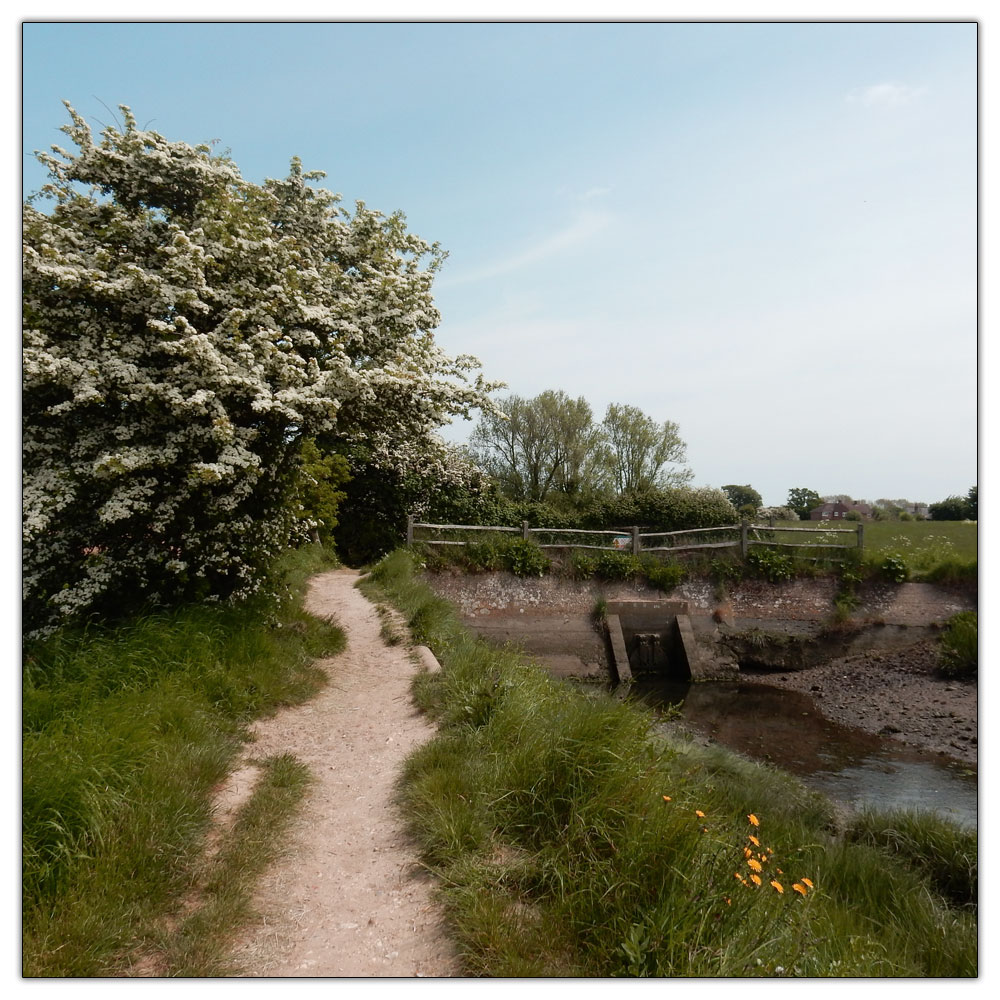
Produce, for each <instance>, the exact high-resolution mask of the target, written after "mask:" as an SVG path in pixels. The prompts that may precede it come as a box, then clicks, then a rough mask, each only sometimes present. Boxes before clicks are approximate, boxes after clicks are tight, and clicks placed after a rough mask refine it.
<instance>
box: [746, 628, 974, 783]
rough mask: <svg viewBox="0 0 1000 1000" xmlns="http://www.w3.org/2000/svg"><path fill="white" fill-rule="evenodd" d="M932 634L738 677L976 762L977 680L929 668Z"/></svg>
mask: <svg viewBox="0 0 1000 1000" xmlns="http://www.w3.org/2000/svg"><path fill="white" fill-rule="evenodd" d="M937 649H938V640H937V639H936V638H926V639H921V640H920V641H918V642H916V643H914V644H913V645H910V646H904V647H902V648H897V649H888V650H875V649H871V650H865V651H863V652H860V653H853V654H850V655H848V656H843V657H838V658H836V659H832V660H829V661H828V662H826V663H823V664H820V665H818V666H813V667H807V668H806V669H804V670H797V671H789V672H781V673H775V672H763V671H748V670H744V671H742V672H741V674H740V680H741V681H743V682H751V683H753V682H756V683H762V684H770V685H773V686H776V687H784V688H788V689H789V690H793V691H801V692H802V693H804V694H807V695H809V696H810V697H811V698H812V699H813V701H814V703H815V705H816V707H817V708H818V709H819V710H820V711H821V712H822V714H823V715H824V716H825V717H826V718H828V719H831V720H832V721H834V722H838V723H840V724H841V725H848V726H856V727H857V728H859V729H864V730H865V731H867V732H869V733H873V734H875V735H878V736H882V737H885V738H887V739H891V740H893V741H894V742H899V743H905V744H907V745H909V746H914V747H917V748H918V749H921V750H926V751H928V752H930V753H935V754H941V755H945V756H948V757H951V758H954V759H955V760H958V761H961V762H962V763H963V764H965V765H967V766H970V767H975V766H976V765H977V761H978V720H979V713H978V707H979V698H978V687H977V685H976V683H975V682H974V681H955V680H945V679H943V678H941V677H939V676H938V675H937V673H936V671H935V666H936V663H937Z"/></svg>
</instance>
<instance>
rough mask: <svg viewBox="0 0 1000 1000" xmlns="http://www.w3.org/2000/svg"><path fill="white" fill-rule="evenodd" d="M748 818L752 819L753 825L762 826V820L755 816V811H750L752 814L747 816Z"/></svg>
mask: <svg viewBox="0 0 1000 1000" xmlns="http://www.w3.org/2000/svg"><path fill="white" fill-rule="evenodd" d="M747 819H748V820H750V824H751V826H760V820H759V819H757V817H756V816H754V814H753V813H750V815H749V816H747Z"/></svg>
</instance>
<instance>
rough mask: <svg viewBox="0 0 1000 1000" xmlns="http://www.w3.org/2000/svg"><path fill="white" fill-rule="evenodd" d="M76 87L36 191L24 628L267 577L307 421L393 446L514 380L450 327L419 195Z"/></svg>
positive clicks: (252, 585) (27, 355)
mask: <svg viewBox="0 0 1000 1000" xmlns="http://www.w3.org/2000/svg"><path fill="white" fill-rule="evenodd" d="M66 106H67V109H68V110H69V115H70V119H71V122H70V123H69V124H67V125H65V126H64V127H63V131H64V132H65V133H66V134H67V135H68V136H69V138H70V140H72V143H73V144H74V146H75V149H74V150H73V151H72V152H69V151H67V150H65V149H62V148H59V147H53V149H52V152H51V153H39V154H36V155H37V156H38V158H39V159H40V160H41V161H42V162H43V163H44V164H45V165H46V167H47V168H48V172H49V180H48V183H47V184H46V185H45V186H44V187H43V188H42V189H41V191H40V192H38V194H37V195H35V196H33V197H32V198H30V199H29V200H28V202H27V203H26V204H25V205H24V210H23V237H24V240H23V243H24V249H23V314H24V330H23V405H22V413H23V422H24V423H23V516H24V530H23V544H24V548H23V552H24V556H23V559H24V564H23V579H24V591H25V595H24V596H25V625H26V627H28V628H29V629H30V628H38V629H45V628H51V627H52V626H53V625H54V624H58V623H59V622H62V621H66V620H70V619H72V618H75V617H78V616H81V615H85V614H88V613H92V612H99V613H107V612H109V611H111V612H114V611H120V610H127V609H128V608H130V607H133V606H135V605H136V604H137V603H154V604H157V603H159V604H162V603H170V602H175V601H179V600H186V599H216V600H217V599H224V598H230V597H245V596H248V595H250V594H251V593H253V592H255V591H256V590H257V589H258V588H259V587H260V585H261V580H262V579H263V569H264V567H265V566H266V565H267V564H268V563H269V562H270V560H271V559H272V557H273V556H274V555H275V554H277V553H278V552H279V551H280V550H281V549H282V548H283V547H285V546H287V545H288V544H289V542H290V541H291V540H292V538H293V535H294V533H295V531H296V530H297V527H298V528H299V529H301V527H302V525H301V521H298V522H297V520H296V517H295V511H294V509H293V507H294V504H292V503H289V498H290V497H294V494H295V486H294V479H295V475H296V473H297V470H298V468H299V467H300V463H299V461H298V458H297V454H298V449H299V444H300V441H301V440H302V438H303V436H317V435H322V436H324V437H326V438H327V439H329V438H330V436H331V435H333V436H335V437H336V438H337V439H338V440H341V441H343V442H347V443H351V444H359V443H360V444H362V445H363V446H364V447H366V448H367V449H368V451H369V453H370V454H371V455H372V456H374V457H375V458H376V459H378V458H379V457H381V458H382V459H384V460H385V461H386V462H387V463H389V464H391V461H392V458H393V455H394V454H395V453H396V452H397V451H398V449H399V448H400V447H401V446H402V445H404V444H405V445H406V447H407V448H408V449H409V450H411V451H412V449H414V448H417V449H419V447H420V445H421V442H424V441H427V440H429V439H430V437H431V435H432V432H433V430H434V429H435V428H437V427H439V426H441V425H442V424H443V423H444V422H446V420H447V419H448V418H449V417H450V416H452V415H459V414H460V415H464V416H467V415H468V414H469V412H470V411H471V410H473V409H476V408H482V407H487V408H488V407H490V406H491V404H490V402H489V396H488V394H489V392H491V391H493V390H494V389H495V388H496V386H494V385H492V384H490V383H487V382H485V381H484V380H483V378H482V375H481V374H480V373H479V371H478V369H479V363H478V362H477V361H476V360H475V359H474V358H471V357H467V356H460V357H456V358H450V357H447V356H445V355H444V354H443V353H442V352H441V350H440V349H439V348H438V347H437V345H436V344H435V341H434V338H433V334H432V331H433V329H434V328H435V326H436V325H437V323H438V322H439V315H438V312H437V310H436V308H435V306H434V303H433V299H432V296H431V285H432V281H433V277H434V273H435V271H436V270H437V269H438V267H439V266H440V264H441V262H442V260H443V257H444V255H443V253H442V252H441V250H440V249H439V247H438V246H437V245H436V244H428V243H426V242H424V241H423V240H421V239H420V238H419V237H417V236H415V235H414V234H412V233H409V232H408V231H407V229H406V227H405V224H404V218H403V216H402V215H401V214H399V213H397V214H393V215H389V216H385V215H382V214H381V213H379V212H375V211H372V210H370V209H368V208H367V207H365V205H364V204H363V203H362V202H358V203H357V205H356V209H355V211H353V212H349V211H347V210H346V209H344V208H343V207H341V205H340V202H339V197H338V196H337V195H334V194H332V193H330V192H328V191H325V190H322V189H320V188H317V187H314V186H312V185H311V184H310V183H309V182H311V181H314V180H317V179H318V178H321V177H322V176H323V174H321V173H316V172H311V173H307V172H304V171H303V170H302V166H301V164H300V163H299V161H298V160H297V159H293V160H292V163H291V171H290V175H289V176H288V177H287V178H286V179H284V180H280V181H274V180H267V181H265V183H264V184H263V185H257V184H253V183H250V182H248V181H246V180H244V179H243V178H242V177H241V176H240V173H239V171H238V169H237V167H236V166H235V164H234V163H233V162H232V161H231V160H230V159H229V158H228V157H226V156H219V155H215V154H214V153H213V151H212V149H211V148H210V147H209V146H205V145H201V146H190V145H188V144H186V143H183V142H174V141H168V140H167V139H165V138H164V137H163V136H161V135H159V134H158V133H156V132H151V131H147V130H144V129H141V128H139V127H138V126H137V124H136V120H135V118H134V117H133V115H132V113H131V112H130V110H129V109H128V108H126V107H124V106H123V107H122V108H121V111H122V115H123V117H124V122H123V125H122V126H121V127H120V128H111V127H109V128H106V129H104V131H103V132H101V133H100V136H99V137H97V138H95V136H94V134H93V132H92V130H91V128H90V127H89V126H88V124H87V123H86V122H85V121H84V119H83V118H82V117H81V116H80V115H78V114H77V113H76V112H75V111H74V110H73V108H72V107H70V105H69V104H67V105H66ZM42 209H44V210H42Z"/></svg>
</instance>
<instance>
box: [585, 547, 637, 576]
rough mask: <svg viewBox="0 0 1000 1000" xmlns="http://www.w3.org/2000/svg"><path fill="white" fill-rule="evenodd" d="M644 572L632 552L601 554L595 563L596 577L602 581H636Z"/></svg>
mask: <svg viewBox="0 0 1000 1000" xmlns="http://www.w3.org/2000/svg"><path fill="white" fill-rule="evenodd" d="M642 570H643V567H642V564H641V563H640V562H639V559H638V557H636V556H634V555H632V553H631V552H612V551H607V552H599V553H598V554H597V556H596V558H595V561H594V576H596V577H597V578H598V579H601V580H634V579H635V578H636V577H637V576H639V574H640V573H642Z"/></svg>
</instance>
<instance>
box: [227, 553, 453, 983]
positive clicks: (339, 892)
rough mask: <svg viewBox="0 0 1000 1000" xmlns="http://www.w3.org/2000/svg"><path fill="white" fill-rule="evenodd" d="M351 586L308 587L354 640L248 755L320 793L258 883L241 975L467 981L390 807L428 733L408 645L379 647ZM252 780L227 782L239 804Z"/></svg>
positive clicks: (345, 580)
mask: <svg viewBox="0 0 1000 1000" xmlns="http://www.w3.org/2000/svg"><path fill="white" fill-rule="evenodd" d="M357 579H358V574H357V573H356V572H354V571H352V570H347V569H338V570H334V571H332V572H329V573H324V574H321V575H320V576H317V577H315V578H314V579H313V580H312V581H311V582H310V587H309V592H308V595H307V598H306V607H307V608H308V610H309V611H310V612H311V613H312V614H314V615H317V616H319V617H331V618H333V619H334V620H335V621H336V622H337V624H338V625H340V626H341V628H343V629H344V632H345V633H346V636H347V649H346V650H345V651H344V652H343V653H341V654H340V655H339V656H336V657H334V658H332V659H329V660H324V661H322V662H321V663H320V666H321V667H322V668H323V669H324V670H325V671H326V672H327V674H328V675H329V678H330V681H329V684H328V685H327V686H326V687H325V688H324V690H323V691H322V692H321V693H320V694H319V696H318V697H316V698H314V699H313V700H312V701H310V702H309V703H307V704H305V705H302V706H299V707H297V708H293V709H288V710H285V711H282V712H280V713H279V714H278V715H276V716H275V717H274V718H271V719H265V720H262V721H261V722H259V723H257V724H256V725H255V727H254V734H255V736H256V742H255V743H253V744H251V746H250V747H249V753H250V755H251V756H259V757H264V756H269V755H272V754H282V753H291V754H293V755H294V756H296V757H297V758H298V759H299V760H301V761H303V762H304V763H306V764H307V765H308V766H309V768H310V771H311V772H312V774H313V777H314V779H315V782H314V784H313V786H312V788H311V790H310V792H309V793H308V795H307V798H306V800H305V803H304V806H303V809H302V812H301V814H300V815H299V818H298V820H297V821H296V823H295V824H294V826H293V828H292V830H291V832H290V839H289V844H288V848H289V849H288V851H287V852H286V856H285V857H284V858H283V860H281V861H279V862H278V863H277V865H276V866H275V867H274V868H273V869H272V870H271V871H270V872H269V873H268V874H267V875H266V876H265V878H264V880H263V881H262V883H261V886H260V890H259V893H258V896H257V898H256V900H255V903H256V908H257V911H258V912H259V913H261V914H262V915H263V919H262V921H261V922H260V923H259V924H258V925H256V926H254V927H252V928H250V929H249V931H248V932H246V933H244V934H243V935H242V937H241V938H240V940H239V941H238V943H237V946H236V948H235V952H234V956H233V957H234V959H235V960H236V962H238V963H239V965H240V966H241V968H242V969H243V970H244V973H243V974H244V975H247V976H273V977H279V976H307V977H308V976H311V977H326V976H342V977H369V976H392V977H411V976H454V975H460V974H461V973H460V971H459V968H458V964H457V961H456V957H455V954H454V951H453V948H452V946H451V943H450V941H449V940H448V938H447V937H446V936H445V934H444V933H443V930H442V926H441V922H440V913H439V910H438V908H437V906H436V905H435V904H434V903H433V902H432V898H431V882H430V879H429V877H428V876H427V875H426V874H425V873H423V872H422V870H421V869H420V868H419V866H418V864H417V857H416V848H415V846H414V844H413V842H412V841H411V840H410V838H409V837H408V835H407V834H406V832H405V828H404V824H403V819H402V816H401V815H400V812H399V810H398V808H397V807H396V806H395V804H394V802H393V796H394V782H395V781H396V779H397V776H398V775H399V773H400V768H401V766H402V762H403V760H404V759H405V757H406V756H407V755H408V754H409V753H410V752H411V751H412V750H414V749H415V748H416V747H417V746H419V745H420V744H421V743H423V742H425V741H426V740H427V739H429V738H430V736H431V735H432V733H433V727H432V726H431V725H430V724H428V723H427V722H426V721H425V719H424V718H423V716H422V715H420V714H419V713H418V712H417V710H416V709H415V708H414V706H413V703H412V701H411V699H410V691H409V686H410V680H411V678H412V677H413V675H414V673H415V672H416V670H417V668H416V667H415V666H414V664H413V662H412V661H411V660H410V659H409V657H408V655H407V652H406V650H405V648H404V647H402V646H387V645H386V644H385V642H384V641H383V640H382V638H381V635H380V627H381V622H380V620H379V617H378V614H377V612H376V611H375V608H374V607H373V606H372V604H370V603H369V602H368V601H367V600H366V599H365V597H364V596H363V595H362V594H361V593H360V592H359V591H358V590H357V589H356V588H355V586H354V585H355V583H356V582H357ZM251 778H252V769H251V770H244V771H241V772H238V773H237V774H235V775H234V776H233V779H232V780H231V781H230V788H229V790H228V792H229V795H230V796H231V801H232V802H235V801H236V800H238V799H239V798H240V793H241V791H246V790H248V789H244V788H242V787H241V786H242V785H249V782H250V780H251ZM229 808H232V806H229Z"/></svg>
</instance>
